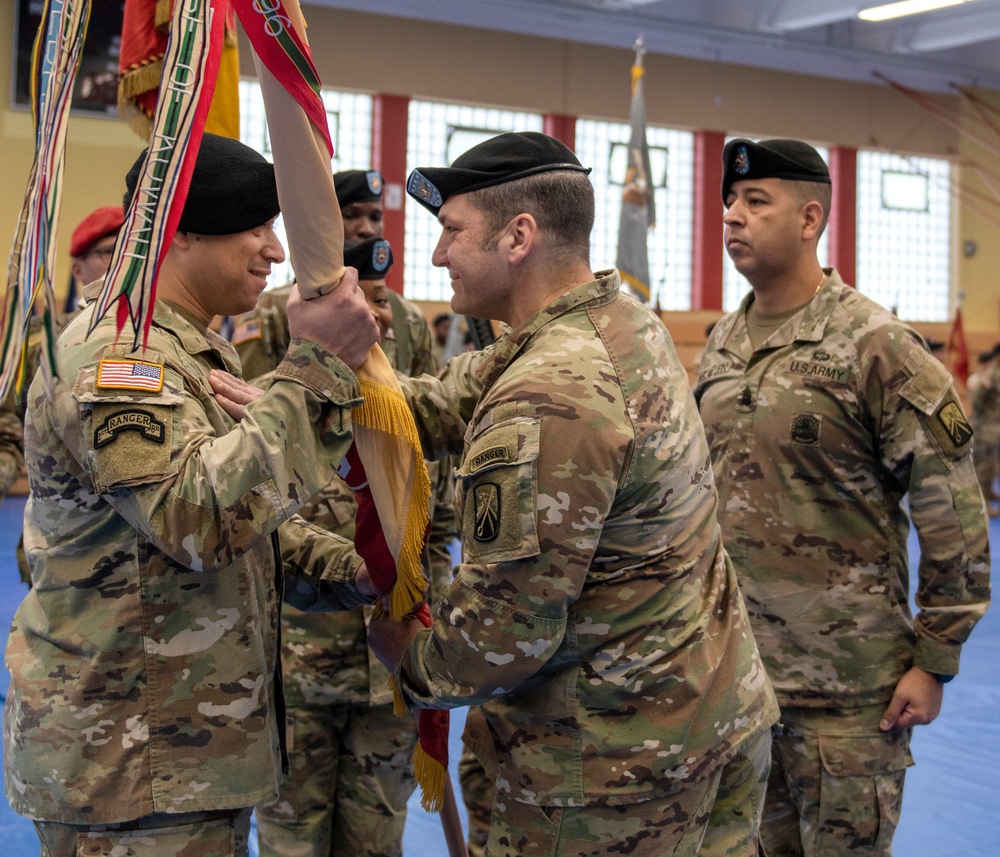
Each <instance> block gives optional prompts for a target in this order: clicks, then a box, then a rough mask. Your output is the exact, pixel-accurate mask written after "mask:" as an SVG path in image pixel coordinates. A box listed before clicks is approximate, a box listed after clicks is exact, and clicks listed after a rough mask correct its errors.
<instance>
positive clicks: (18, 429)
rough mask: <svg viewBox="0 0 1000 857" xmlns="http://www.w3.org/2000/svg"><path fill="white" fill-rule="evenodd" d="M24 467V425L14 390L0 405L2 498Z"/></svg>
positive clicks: (0, 494) (0, 488) (0, 481)
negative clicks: (0, 405)
mask: <svg viewBox="0 0 1000 857" xmlns="http://www.w3.org/2000/svg"><path fill="white" fill-rule="evenodd" d="M23 468H24V426H23V425H22V423H21V416H20V414H19V413H18V409H17V404H16V402H15V400H14V391H13V390H11V391H10V392H9V393H8V394H7V400H6V401H5V402H4V403H3V406H2V407H0V500H2V499H3V498H4V497H6V496H7V492H8V491H10V488H11V486H12V485H13V484H14V483H15V482H16V481H17V479H18V477H19V476H20V475H21V471H22V469H23Z"/></svg>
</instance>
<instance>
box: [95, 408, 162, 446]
mask: <svg viewBox="0 0 1000 857" xmlns="http://www.w3.org/2000/svg"><path fill="white" fill-rule="evenodd" d="M164 428H165V427H164V425H163V423H161V422H160V421H159V420H158V419H156V417H154V416H153V415H152V414H151V413H150V412H149V411H146V410H143V409H142V408H127V409H125V410H121V411H115V412H114V413H113V414H109V415H108V417H107V419H105V420H104V422H103V423H101V424H100V425H99V426H98V427H97V429H96V430H95V431H94V449H100V448H101V447H102V446H105V445H106V444H109V443H111V441H113V440H114V439H115V438H116V437H118V434H119V433H120V432H123V431H137V432H139V433H140V434H141V435H142V436H143V437H144V438H146V439H147V440H151V441H153V442H154V443H163V438H164Z"/></svg>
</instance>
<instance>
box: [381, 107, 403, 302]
mask: <svg viewBox="0 0 1000 857" xmlns="http://www.w3.org/2000/svg"><path fill="white" fill-rule="evenodd" d="M409 108H410V99H409V97H407V96H405V95H384V94H383V95H376V96H374V97H373V98H372V167H373V168H374V169H376V170H378V171H379V172H380V173H382V181H383V187H382V207H383V208H384V209H385V225H384V227H383V232H382V235H383V237H384V238H385V239H386V240H387V241H388V242H389V244H390V245H392V256H393V262H392V268H390V269H389V274H388V276H387V277H386V278H385V281H386V285H387V286H389V288H390V289H392V290H393V291H395V292H398V293H399V294H402V293H403V274H404V271H403V238H404V236H405V234H406V220H405V211H406V209H405V202H406V192H405V188H406V137H407V127H408V122H409Z"/></svg>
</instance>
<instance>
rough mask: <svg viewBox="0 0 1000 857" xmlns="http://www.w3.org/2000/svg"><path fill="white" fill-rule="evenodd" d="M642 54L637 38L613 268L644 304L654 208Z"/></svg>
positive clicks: (647, 285)
mask: <svg viewBox="0 0 1000 857" xmlns="http://www.w3.org/2000/svg"><path fill="white" fill-rule="evenodd" d="M644 53H645V51H644V50H643V48H642V37H640V38H639V39H638V40H637V41H636V43H635V64H634V65H633V66H632V106H631V108H630V110H629V118H628V121H629V125H630V126H631V129H632V130H631V138H630V140H629V144H628V166H627V167H626V170H625V185H624V187H623V188H622V213H621V219H620V220H619V222H618V261H617V262H616V267H617V268H618V272H619V273H620V274H621V278H622V280H624V281H625V282H626V283H628V285H629V287H630V288H631V289H632V291H633V292H634V293H635V295H636V297H638V298H639V299H640V300H641V301H643V302H644V303H648V302H649V292H650V288H649V256H648V254H647V251H646V236H647V233H648V232H649V230H650V228H651V227H653V226H655V225H656V208H655V204H654V201H653V187H652V184H651V178H650V176H651V171H650V168H649V146H648V145H647V144H646V102H645V99H644V98H643V94H642V77H643V68H642V57H643V54H644Z"/></svg>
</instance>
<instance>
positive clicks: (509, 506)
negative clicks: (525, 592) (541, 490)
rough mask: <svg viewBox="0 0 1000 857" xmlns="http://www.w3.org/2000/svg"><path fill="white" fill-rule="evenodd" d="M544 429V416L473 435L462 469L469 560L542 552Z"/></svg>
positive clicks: (464, 531)
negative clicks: (541, 451)
mask: <svg viewBox="0 0 1000 857" xmlns="http://www.w3.org/2000/svg"><path fill="white" fill-rule="evenodd" d="M539 429H540V423H539V421H538V420H532V419H521V418H519V419H515V420H511V421H509V422H504V423H499V424H497V425H493V426H491V427H490V428H488V429H487V430H486V431H484V432H483V433H482V434H480V435H478V436H477V437H475V438H473V439H472V441H471V443H470V445H469V448H468V452H467V453H466V456H465V458H464V460H463V461H462V465H461V467H459V468H458V470H457V471H456V475H457V476H458V496H457V497H456V501H457V503H458V504H459V508H460V509H461V510H462V548H463V552H464V555H465V557H464V558H465V560H466V561H469V562H502V561H504V560H510V559H521V558H524V557H529V556H536V555H537V554H538V552H539V551H538V528H537V516H538V473H537V464H538V439H539V434H540V432H539Z"/></svg>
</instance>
